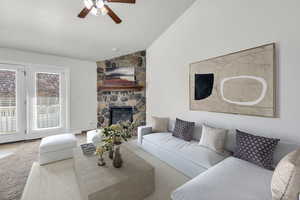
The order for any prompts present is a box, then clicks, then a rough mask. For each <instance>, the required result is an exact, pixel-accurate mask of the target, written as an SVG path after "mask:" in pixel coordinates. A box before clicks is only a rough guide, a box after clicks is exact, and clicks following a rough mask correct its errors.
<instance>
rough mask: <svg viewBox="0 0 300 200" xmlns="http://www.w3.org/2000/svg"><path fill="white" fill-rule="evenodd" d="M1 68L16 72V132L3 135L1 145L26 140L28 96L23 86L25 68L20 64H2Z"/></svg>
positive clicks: (0, 63) (1, 135) (0, 135)
mask: <svg viewBox="0 0 300 200" xmlns="http://www.w3.org/2000/svg"><path fill="white" fill-rule="evenodd" d="M0 68H1V69H6V70H8V71H16V80H17V81H16V115H17V116H16V132H14V133H1V134H0V143H4V142H12V141H18V140H24V139H25V138H26V135H25V132H26V106H25V104H26V96H25V94H26V93H25V91H24V88H23V87H22V85H24V84H25V76H24V75H25V71H24V70H25V67H24V66H22V65H19V64H11V63H5V62H0Z"/></svg>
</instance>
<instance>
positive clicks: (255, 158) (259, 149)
mask: <svg viewBox="0 0 300 200" xmlns="http://www.w3.org/2000/svg"><path fill="white" fill-rule="evenodd" d="M236 132H237V133H236V149H235V151H234V155H233V156H234V157H237V158H240V159H242V160H246V161H249V162H251V163H253V164H256V165H258V166H261V167H263V168H266V169H270V170H273V169H274V167H273V153H274V150H275V147H276V146H277V144H278V142H279V141H280V140H279V139H275V138H266V137H261V136H256V135H251V134H249V133H244V132H242V131H239V130H237V131H236Z"/></svg>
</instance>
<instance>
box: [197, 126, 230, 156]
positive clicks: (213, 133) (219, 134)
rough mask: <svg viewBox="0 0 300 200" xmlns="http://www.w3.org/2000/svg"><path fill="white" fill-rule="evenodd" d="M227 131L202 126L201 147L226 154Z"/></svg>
mask: <svg viewBox="0 0 300 200" xmlns="http://www.w3.org/2000/svg"><path fill="white" fill-rule="evenodd" d="M226 136H227V130H226V129H221V128H213V127H209V126H207V125H202V135H201V139H200V142H199V145H201V146H205V147H207V148H209V149H211V150H214V151H216V152H218V153H224V152H225V150H224V147H225V140H226Z"/></svg>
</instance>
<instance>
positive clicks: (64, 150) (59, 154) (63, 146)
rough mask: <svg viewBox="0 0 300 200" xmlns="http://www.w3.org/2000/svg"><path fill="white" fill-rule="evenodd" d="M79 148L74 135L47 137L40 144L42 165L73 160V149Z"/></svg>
mask: <svg viewBox="0 0 300 200" xmlns="http://www.w3.org/2000/svg"><path fill="white" fill-rule="evenodd" d="M76 146H77V140H76V137H75V136H74V135H73V134H61V135H53V136H49V137H45V138H43V139H42V141H41V144H40V165H45V164H48V163H51V162H55V161H59V160H64V159H67V158H73V148H75V147H76Z"/></svg>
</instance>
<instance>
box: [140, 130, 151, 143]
mask: <svg viewBox="0 0 300 200" xmlns="http://www.w3.org/2000/svg"><path fill="white" fill-rule="evenodd" d="M151 133H152V127H151V126H140V127H138V140H137V142H138V144H140V145H141V144H142V141H143V136H144V135H148V134H151Z"/></svg>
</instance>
